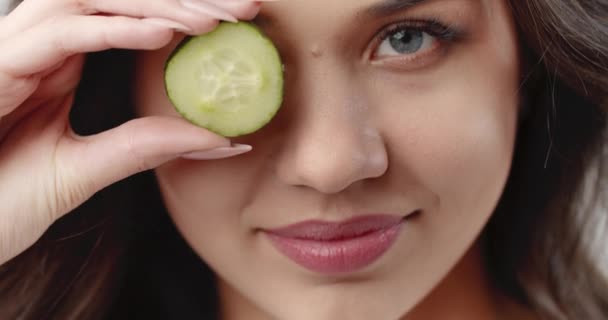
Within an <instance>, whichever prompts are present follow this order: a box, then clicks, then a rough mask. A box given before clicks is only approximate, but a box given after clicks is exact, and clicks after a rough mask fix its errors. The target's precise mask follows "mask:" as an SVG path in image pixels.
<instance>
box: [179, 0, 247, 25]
mask: <svg viewBox="0 0 608 320" xmlns="http://www.w3.org/2000/svg"><path fill="white" fill-rule="evenodd" d="M180 2H181V4H182V6H183V7H185V8H188V9H192V10H196V11H198V12H200V13H204V14H207V15H210V16H212V17H215V18H218V19H221V20H226V21H230V22H237V21H238V20H237V19H236V18H235V17H234V16H233V15H231V14H230V13H229V12H228V11H224V10H222V9H220V8H219V7H216V6H214V5H212V4H209V3H206V2H202V1H201V0H180Z"/></svg>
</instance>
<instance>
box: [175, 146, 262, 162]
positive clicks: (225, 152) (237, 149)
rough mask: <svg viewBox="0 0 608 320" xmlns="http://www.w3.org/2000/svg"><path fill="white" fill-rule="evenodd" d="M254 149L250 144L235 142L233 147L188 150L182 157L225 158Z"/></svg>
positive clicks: (196, 158)
mask: <svg viewBox="0 0 608 320" xmlns="http://www.w3.org/2000/svg"><path fill="white" fill-rule="evenodd" d="M252 149H253V147H252V146H250V145H247V144H238V143H235V144H233V145H232V146H231V147H220V148H215V149H211V150H205V151H194V152H188V153H185V154H183V155H182V156H181V157H182V158H184V159H190V160H213V159H223V158H228V157H233V156H236V155H239V154H243V153H245V152H249V151H251V150H252Z"/></svg>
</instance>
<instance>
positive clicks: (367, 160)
mask: <svg viewBox="0 0 608 320" xmlns="http://www.w3.org/2000/svg"><path fill="white" fill-rule="evenodd" d="M256 23H258V25H259V26H260V27H261V28H262V29H263V30H264V31H265V32H266V33H267V35H268V36H269V37H270V38H271V39H272V40H273V41H274V42H275V44H276V45H277V47H278V49H279V51H280V53H281V55H282V58H283V62H284V64H285V81H286V82H285V99H284V103H283V105H282V107H281V109H280V111H279V113H278V114H277V116H276V117H275V118H274V119H273V120H272V121H271V122H270V123H269V124H268V125H267V126H265V127H264V128H262V129H261V130H259V131H258V132H256V133H253V134H250V135H247V136H243V137H239V138H235V139H233V142H236V143H245V144H250V145H252V146H253V150H252V151H250V152H249V153H246V154H244V155H241V156H237V157H234V158H229V159H224V160H213V161H193V160H184V159H179V160H175V161H173V162H170V163H168V164H166V165H164V166H162V167H160V168H158V169H157V170H156V173H157V177H158V182H159V185H160V188H161V191H162V194H163V197H164V200H165V203H166V205H167V207H168V210H169V212H170V215H171V217H172V219H173V220H174V221H175V224H176V225H177V228H178V229H179V231H180V232H181V233H182V235H183V236H184V238H185V239H186V240H187V242H188V243H189V244H190V245H191V246H192V248H193V249H194V250H195V251H196V252H197V253H198V254H199V255H200V256H201V257H202V258H203V259H204V260H205V261H206V262H207V263H208V264H209V266H210V267H211V268H212V269H213V270H214V271H215V272H216V273H217V275H218V280H219V287H220V293H221V296H222V297H223V298H224V299H225V301H232V302H225V303H232V304H233V306H234V307H235V308H254V309H257V311H261V312H262V313H265V314H267V315H272V316H273V317H275V318H277V319H290V320H291V319H397V318H399V317H401V316H403V315H404V314H406V313H407V312H409V311H410V310H412V309H413V308H414V306H415V305H416V304H418V303H419V302H421V301H422V300H423V299H424V298H425V297H427V295H428V294H429V293H430V292H431V291H432V290H433V289H434V288H437V287H438V285H439V284H440V283H441V282H442V280H444V281H445V277H446V275H447V274H449V272H450V271H451V270H453V269H454V267H455V266H456V265H457V263H458V262H459V261H461V258H462V257H463V255H465V253H466V252H467V251H469V250H470V248H471V246H472V244H473V243H474V242H475V241H476V239H477V237H478V235H479V233H480V231H481V229H482V228H483V226H484V224H485V223H486V221H487V220H488V218H489V217H490V215H491V213H492V211H493V209H494V207H495V205H496V204H497V201H498V199H499V197H500V195H501V192H502V190H503V186H504V184H505V182H506V178H507V176H508V172H509V169H510V165H511V156H512V152H513V146H514V138H515V133H516V120H517V110H518V94H517V90H518V82H519V81H518V79H519V60H518V51H517V50H518V48H517V45H516V34H515V31H514V28H513V21H512V17H511V15H510V12H509V9H508V5H507V3H506V1H495V0H487V1H483V0H482V1H477V0H427V1H420V0H416V1H411V0H401V1H398V0H340V1H324V0H301V1H299V0H291V1H279V2H274V3H267V4H264V6H263V7H262V10H261V14H260V16H258V18H257V19H256ZM180 39H181V37H180V36H176V38H175V39H174V41H173V43H172V44H171V45H170V46H168V47H166V48H164V49H162V50H159V51H155V52H147V53H142V54H141V55H140V56H139V58H138V71H137V75H138V79H137V83H138V89H137V93H136V96H137V99H136V101H137V103H136V104H137V108H138V112H139V113H140V114H141V115H144V116H147V115H168V116H178V115H177V113H176V112H175V111H174V109H173V107H172V106H171V103H170V102H169V100H168V99H167V97H166V96H165V93H164V89H163V65H164V62H165V60H166V58H167V56H168V55H169V53H170V52H171V50H172V49H173V48H174V47H175V45H176V44H177V42H178V41H179V40H180ZM361 217H366V218H361ZM353 218H358V219H353ZM311 221H312V222H311ZM302 222H304V224H301V223H302ZM332 222H338V223H340V224H337V225H336V224H331V223H332ZM325 223H329V224H325ZM294 224H297V225H296V226H295V227H293V228H290V229H289V230H287V231H285V230H283V231H284V232H282V233H281V232H279V233H280V235H278V236H271V235H270V234H269V232H273V231H276V230H277V229H279V228H283V227H285V226H292V225H294ZM361 234H363V235H361ZM295 238H299V239H295ZM337 238H342V239H341V240H340V239H337ZM234 301H239V302H234ZM237 305H238V307H237ZM244 306H247V307H244Z"/></svg>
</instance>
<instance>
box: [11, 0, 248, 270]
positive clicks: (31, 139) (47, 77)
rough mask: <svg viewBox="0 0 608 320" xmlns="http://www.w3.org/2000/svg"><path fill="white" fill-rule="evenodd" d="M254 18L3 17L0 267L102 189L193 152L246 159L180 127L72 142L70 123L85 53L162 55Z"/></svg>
mask: <svg viewBox="0 0 608 320" xmlns="http://www.w3.org/2000/svg"><path fill="white" fill-rule="evenodd" d="M258 10H259V2H257V1H249V0H183V1H180V0H25V1H24V2H23V3H22V4H21V5H20V6H19V7H17V8H16V9H15V10H14V11H13V12H12V13H10V14H9V15H8V16H6V17H0V264H3V263H4V262H6V261H8V260H9V259H11V258H13V257H14V256H16V255H17V254H19V253H20V252H22V251H23V250H25V249H26V248H27V247H29V246H30V245H32V244H33V243H34V242H35V241H36V240H37V239H38V238H39V237H40V236H41V235H42V233H43V232H44V231H45V230H46V229H47V228H48V227H49V226H50V225H51V224H52V223H53V222H54V221H55V220H57V219H58V218H60V217H61V216H62V215H64V214H66V213H67V212H69V211H71V210H72V209H74V208H75V207H77V206H78V205H80V204H81V203H83V202H84V201H85V200H87V199H88V198H89V197H90V196H92V195H93V194H94V193H95V192H97V191H99V190H100V189H102V188H104V187H106V186H108V185H109V184H112V183H114V182H116V181H118V180H121V179H123V178H125V177H127V176H129V175H132V174H134V173H137V172H140V171H143V170H147V169H151V168H154V167H157V166H159V165H161V164H162V163H164V162H166V161H169V160H171V159H175V158H177V157H179V156H180V155H183V154H186V153H190V152H199V153H198V154H197V157H198V158H205V154H204V152H207V151H209V150H212V149H216V148H221V149H219V150H217V149H216V150H212V151H210V152H209V153H208V157H209V158H218V157H225V156H229V155H230V154H235V153H238V152H243V151H242V150H240V149H238V148H236V150H230V149H227V147H230V141H229V140H227V139H225V138H224V137H221V136H218V135H215V134H213V133H211V132H209V131H207V130H204V129H201V128H198V127H195V126H193V125H191V124H189V123H188V122H186V121H184V120H182V119H179V118H161V117H150V118H141V119H136V120H132V121H130V122H127V123H126V124H123V125H122V126H120V127H117V128H115V129H112V130H109V131H106V132H103V133H100V134H97V135H94V136H87V137H81V136H77V135H76V134H74V132H73V131H72V130H71V127H70V124H69V121H68V114H69V110H70V108H71V105H72V101H73V98H74V91H75V89H76V86H77V84H78V82H79V81H80V76H81V69H82V65H83V61H84V53H86V52H91V51H100V50H106V49H110V48H123V49H138V50H154V49H159V48H162V47H163V46H165V45H167V44H168V43H169V42H170V40H171V39H172V38H173V33H174V32H175V31H176V30H177V31H181V32H185V33H188V34H200V33H204V32H208V31H210V30H212V29H213V28H214V27H215V26H216V24H217V23H218V20H235V19H250V18H252V17H253V16H255V15H256V14H257V12H258ZM107 107H108V108H111V107H113V106H107ZM200 152H203V154H201V153H200Z"/></svg>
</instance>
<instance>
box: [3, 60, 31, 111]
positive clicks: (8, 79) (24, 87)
mask: <svg viewBox="0 0 608 320" xmlns="http://www.w3.org/2000/svg"><path fill="white" fill-rule="evenodd" d="M38 82H39V81H38V79H37V78H33V77H13V76H11V75H9V74H7V73H4V72H2V71H0V117H2V116H3V115H6V114H7V113H8V112H9V111H10V110H12V109H13V108H15V107H16V106H17V105H19V104H20V103H22V102H23V101H24V100H25V99H27V97H29V96H30V95H31V94H32V93H33V92H34V90H35V89H36V87H37V84H38Z"/></svg>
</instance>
